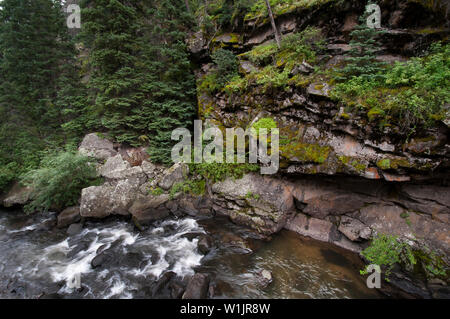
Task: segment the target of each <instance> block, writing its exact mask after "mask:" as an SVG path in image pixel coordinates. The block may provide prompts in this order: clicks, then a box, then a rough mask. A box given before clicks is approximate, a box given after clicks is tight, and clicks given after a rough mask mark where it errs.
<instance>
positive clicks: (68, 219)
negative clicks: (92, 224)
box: [57, 206, 81, 228]
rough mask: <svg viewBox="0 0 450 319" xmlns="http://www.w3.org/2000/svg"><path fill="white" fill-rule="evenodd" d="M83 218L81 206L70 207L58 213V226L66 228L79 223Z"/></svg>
mask: <svg viewBox="0 0 450 319" xmlns="http://www.w3.org/2000/svg"><path fill="white" fill-rule="evenodd" d="M80 219H81V215H80V206H75V207H69V208H66V209H65V210H63V211H62V212H61V213H60V214H59V215H58V223H57V227H58V228H64V227H67V226H70V225H72V224H74V223H78V222H79V221H80Z"/></svg>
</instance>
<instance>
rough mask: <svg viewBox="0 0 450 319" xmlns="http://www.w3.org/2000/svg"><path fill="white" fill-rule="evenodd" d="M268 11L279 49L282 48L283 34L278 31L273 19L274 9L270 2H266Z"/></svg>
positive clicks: (267, 0)
mask: <svg viewBox="0 0 450 319" xmlns="http://www.w3.org/2000/svg"><path fill="white" fill-rule="evenodd" d="M266 5H267V11H269V17H270V23H272V29H273V33H274V34H275V41H276V42H277V45H278V48H281V34H280V32H279V31H278V28H277V25H276V23H275V19H274V17H273V12H272V7H271V6H270V3H269V0H266Z"/></svg>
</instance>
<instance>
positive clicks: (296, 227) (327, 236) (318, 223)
mask: <svg viewBox="0 0 450 319" xmlns="http://www.w3.org/2000/svg"><path fill="white" fill-rule="evenodd" d="M285 228H286V229H287V230H290V231H293V232H296V233H297V234H300V235H302V236H306V237H311V238H313V239H315V240H319V241H323V242H332V238H333V236H334V234H335V233H336V226H334V225H333V224H332V223H331V222H329V221H326V220H322V219H317V218H312V217H308V216H306V215H304V214H300V213H299V214H297V215H296V216H295V217H293V218H292V219H290V220H289V221H288V222H287V223H286V226H285Z"/></svg>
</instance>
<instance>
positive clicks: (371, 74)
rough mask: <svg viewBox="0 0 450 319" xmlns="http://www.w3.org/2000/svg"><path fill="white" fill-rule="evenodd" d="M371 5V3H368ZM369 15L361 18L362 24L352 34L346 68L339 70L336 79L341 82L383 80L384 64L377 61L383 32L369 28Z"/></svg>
mask: <svg viewBox="0 0 450 319" xmlns="http://www.w3.org/2000/svg"><path fill="white" fill-rule="evenodd" d="M368 4H371V1H369V2H368ZM368 16H369V13H368V12H366V13H365V14H364V15H362V16H361V17H360V24H359V25H358V26H356V27H355V28H354V30H353V31H352V32H351V33H350V37H351V41H350V47H351V49H350V51H349V52H348V54H347V58H346V63H347V64H346V66H345V67H344V68H343V69H341V70H339V75H338V76H337V77H336V79H337V80H339V81H348V80H350V79H351V78H353V77H359V78H360V79H362V80H365V81H378V80H381V79H382V78H383V75H382V74H381V73H382V71H383V66H384V65H385V64H384V63H383V62H380V61H377V59H376V53H377V52H379V51H380V49H381V45H380V43H379V36H380V35H381V34H382V33H383V31H380V30H377V29H375V28H370V27H368V26H367V18H368Z"/></svg>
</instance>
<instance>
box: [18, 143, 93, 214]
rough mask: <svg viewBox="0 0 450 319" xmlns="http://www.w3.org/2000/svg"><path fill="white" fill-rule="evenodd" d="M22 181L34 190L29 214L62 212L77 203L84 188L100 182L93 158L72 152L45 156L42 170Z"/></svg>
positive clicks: (28, 209)
mask: <svg viewBox="0 0 450 319" xmlns="http://www.w3.org/2000/svg"><path fill="white" fill-rule="evenodd" d="M21 182H22V184H24V185H27V186H30V187H31V188H32V189H33V192H32V196H31V202H30V203H29V204H27V205H26V206H25V211H26V212H27V213H32V212H35V211H48V210H49V209H50V208H51V209H57V210H61V209H63V208H64V207H68V206H71V205H74V204H76V203H77V200H78V198H79V196H80V193H81V190H82V189H83V188H86V187H89V186H91V185H93V184H95V183H96V182H98V179H97V173H96V168H95V164H94V162H93V161H92V159H90V158H89V157H86V156H82V155H79V154H77V153H75V152H72V151H61V152H59V153H56V154H48V155H47V156H45V157H44V158H43V159H42V161H41V165H40V167H39V168H38V169H34V170H31V171H29V172H28V173H26V174H24V175H22V176H21Z"/></svg>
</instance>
